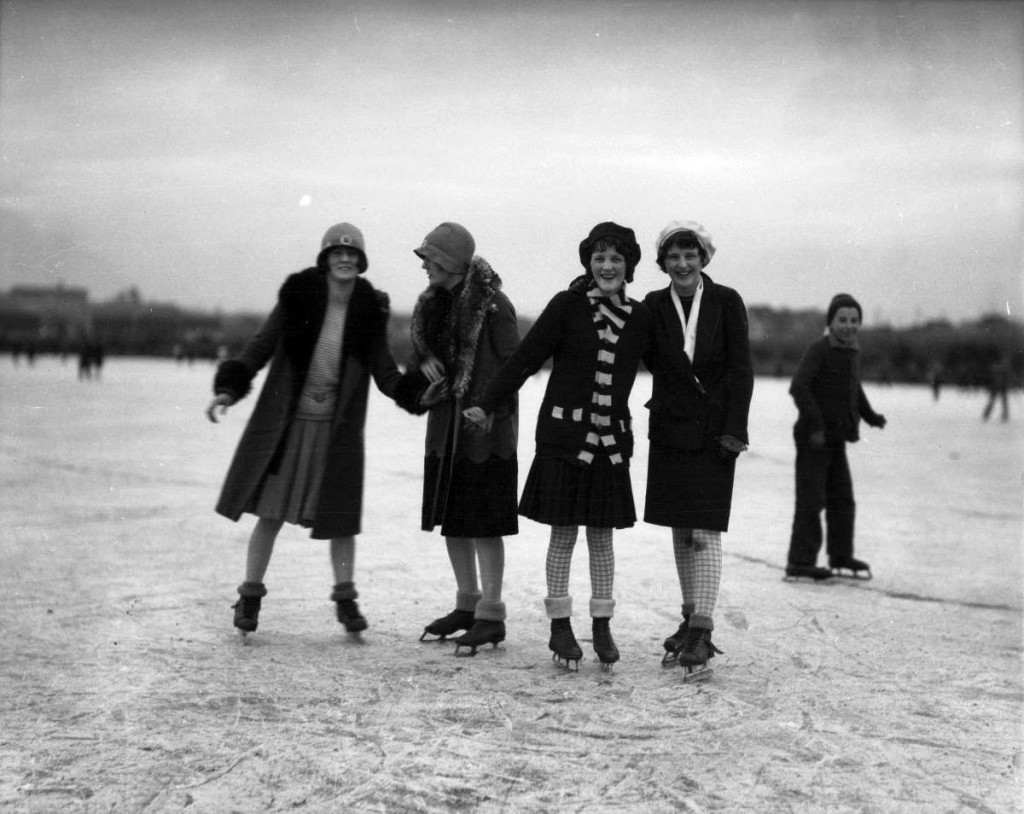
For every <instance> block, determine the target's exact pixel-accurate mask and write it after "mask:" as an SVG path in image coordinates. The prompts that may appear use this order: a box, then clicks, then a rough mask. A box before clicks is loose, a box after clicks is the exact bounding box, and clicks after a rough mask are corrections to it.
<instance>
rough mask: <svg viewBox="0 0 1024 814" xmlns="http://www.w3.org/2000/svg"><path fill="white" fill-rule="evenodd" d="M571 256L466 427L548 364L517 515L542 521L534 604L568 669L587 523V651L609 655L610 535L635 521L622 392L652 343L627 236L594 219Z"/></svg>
mask: <svg viewBox="0 0 1024 814" xmlns="http://www.w3.org/2000/svg"><path fill="white" fill-rule="evenodd" d="M579 258H580V262H581V263H582V265H583V268H584V269H585V270H586V273H585V274H583V275H581V276H578V277H576V279H574V280H573V281H572V283H570V285H569V287H568V289H567V290H565V291H562V292H560V293H558V294H556V295H555V296H554V298H553V299H552V300H551V301H550V302H549V303H548V304H547V306H546V307H545V308H544V311H543V312H542V313H541V315H540V317H539V318H538V319H537V321H536V323H534V325H533V327H532V328H531V329H530V331H529V333H527V335H526V337H525V338H524V339H523V341H522V344H520V345H519V347H518V349H517V350H516V352H515V353H514V354H513V355H512V357H511V358H510V359H509V360H508V361H507V362H506V363H505V364H504V365H502V367H501V369H500V370H498V372H497V373H496V374H495V376H494V378H493V380H492V381H491V383H490V385H489V386H488V388H487V390H486V392H485V393H484V395H483V397H482V398H480V399H479V400H478V401H477V402H476V404H475V405H474V406H473V407H471V408H470V409H468V410H467V411H466V416H467V418H469V419H470V420H472V421H473V422H474V423H477V424H478V425H479V426H483V427H486V426H488V425H489V422H490V421H492V420H494V418H495V416H496V415H497V414H498V412H499V410H500V408H501V405H503V404H505V403H506V402H507V400H508V398H509V397H510V396H511V395H512V394H513V393H515V392H516V391H518V390H519V388H520V387H521V386H522V385H523V382H525V381H526V379H527V378H529V377H530V376H532V375H533V374H534V373H536V372H537V371H538V370H540V369H541V366H542V365H543V364H544V363H545V362H546V361H547V360H548V359H551V360H552V369H551V373H550V375H549V377H548V384H547V390H546V391H545V393H544V400H543V402H542V403H541V408H540V414H539V415H538V417H537V430H536V442H537V450H536V455H535V456H534V459H533V464H532V466H531V467H530V473H529V475H528V476H527V479H526V485H525V487H524V488H523V494H522V498H521V499H520V502H519V513H520V514H521V515H523V516H524V517H528V518H530V519H531V520H535V521H536V522H538V523H544V524H545V525H549V526H551V538H550V541H549V544H548V553H547V563H546V576H547V591H548V596H547V598H545V600H544V604H545V608H546V610H547V614H548V617H549V618H550V619H551V638H550V640H549V642H548V646H549V648H550V649H551V651H552V653H553V656H552V657H553V658H554V659H555V660H556V661H559V662H561V663H564V664H565V665H567V666H568V665H570V664H571V663H575V665H576V668H577V669H578V668H579V661H580V659H581V658H582V657H583V651H582V650H581V649H580V646H579V643H578V642H577V640H576V637H575V635H574V634H573V630H572V624H571V616H572V597H571V596H570V595H569V568H570V565H571V563H572V554H573V549H574V548H575V546H576V539H577V535H578V533H579V527H580V526H586V535H587V546H588V549H589V553H590V582H591V599H590V615H591V617H592V618H593V623H592V624H593V628H592V629H593V636H594V650H595V652H596V653H597V657H598V659H599V660H600V662H601V664H602V665H603V666H605V667H607V666H608V665H611V664H613V663H615V662H617V661H618V660H619V651H618V648H617V647H616V646H615V642H614V640H613V639H612V635H611V629H610V619H611V617H612V614H613V612H614V609H615V599H614V596H613V587H614V578H615V554H614V551H613V549H612V532H613V529H622V528H628V527H630V526H632V525H634V524H635V523H636V510H635V507H634V503H633V490H632V485H631V483H630V476H629V461H630V458H631V457H632V454H633V428H632V419H631V417H630V413H629V394H630V392H631V391H632V389H633V382H634V380H635V379H636V372H637V367H638V365H639V363H640V357H641V356H642V355H643V353H644V351H645V350H646V349H647V345H648V342H649V341H650V314H649V313H648V311H647V308H646V306H644V305H643V303H640V302H637V301H636V300H632V299H630V298H629V297H628V296H626V288H625V287H626V284H627V283H629V282H631V281H632V280H633V271H634V269H635V268H636V264H637V262H638V261H639V260H640V247H639V246H638V245H637V242H636V238H635V237H634V234H633V230H632V229H628V228H626V227H624V226H619V225H618V224H616V223H611V222H606V223H600V224H598V225H597V226H595V227H594V228H593V229H592V230H591V231H590V234H589V235H587V237H585V238H584V239H583V240H582V241H581V242H580V246H579Z"/></svg>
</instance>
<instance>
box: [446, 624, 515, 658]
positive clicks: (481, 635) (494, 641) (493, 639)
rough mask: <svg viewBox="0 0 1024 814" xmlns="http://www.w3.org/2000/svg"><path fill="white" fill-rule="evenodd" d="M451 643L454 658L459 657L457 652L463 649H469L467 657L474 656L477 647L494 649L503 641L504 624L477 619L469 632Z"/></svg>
mask: <svg viewBox="0 0 1024 814" xmlns="http://www.w3.org/2000/svg"><path fill="white" fill-rule="evenodd" d="M453 641H454V642H455V655H456V656H458V655H461V654H460V653H459V650H460V649H461V648H463V647H468V648H470V650H469V655H471V656H475V655H476V649H477V648H478V647H483V646H484V645H485V644H489V645H491V647H492V649H495V648H497V646H498V643H499V642H503V641H505V623H504V622H501V621H497V620H493V619H477V620H476V621H474V622H473V626H472V627H471V628H470V629H469V630H467V631H466V632H465V633H463V634H462V635H461V636H459V637H458V638H456V639H453Z"/></svg>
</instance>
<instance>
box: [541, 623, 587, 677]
mask: <svg viewBox="0 0 1024 814" xmlns="http://www.w3.org/2000/svg"><path fill="white" fill-rule="evenodd" d="M548 648H549V649H550V650H551V660H552V661H553V662H555V664H558V665H561V666H562V667H565V668H567V669H570V670H575V671H576V672H577V673H578V672H579V670H580V659H581V658H583V651H582V650H581V649H580V644H579V642H577V641H576V636H575V635H573V632H572V623H571V622H570V621H569V617H565V618H563V619H552V620H551V639H550V640H549V641H548ZM572 662H575V664H576V666H575V667H573V666H572Z"/></svg>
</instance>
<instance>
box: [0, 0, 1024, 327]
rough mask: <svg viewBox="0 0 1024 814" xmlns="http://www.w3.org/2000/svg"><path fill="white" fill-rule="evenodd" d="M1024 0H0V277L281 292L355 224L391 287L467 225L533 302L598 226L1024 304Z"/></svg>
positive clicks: (865, 298) (766, 276)
mask: <svg viewBox="0 0 1024 814" xmlns="http://www.w3.org/2000/svg"><path fill="white" fill-rule="evenodd" d="M1022 66H1024V5H1022V4H1021V3H1020V2H950V3H943V2H907V3H900V2H880V3H874V2H843V1H842V0H832V2H823V3H817V2H806V3H805V2H795V3H794V2H712V3H689V2H679V1H678V0H677V1H676V2H650V1H647V0H638V1H637V2H616V3H612V2H600V1H597V2H595V0H586V1H585V2H584V1H583V0H579V2H554V1H553V0H552V1H550V2H548V1H545V2H536V3H533V2H522V1H519V2H487V0H478V1H477V2H444V1H443V0H442V1H439V2H429V1H428V0H420V1H419V2H387V1H386V0H369V1H368V2H332V1H331V0H319V1H316V2H315V1H314V0H291V1H290V2H287V3H284V2H277V0H272V1H269V0H268V2H260V1H259V0H246V1H245V2H243V0H206V2H200V1H199V0H178V1H177V2H163V0H161V1H160V2H150V0H66V2H56V1H55V2H47V1H46V0H0V148H2V160H0V229H2V232H0V290H2V289H6V288H8V287H10V286H11V285H14V284H19V283H33V284H35V283H44V282H54V283H56V282H63V283H65V284H67V285H83V286H87V287H88V288H89V290H90V294H91V297H92V299H94V300H102V299H106V298H108V297H110V296H112V295H114V294H115V293H116V292H117V291H118V290H120V289H123V288H125V287H127V286H130V285H135V286H138V288H139V289H140V290H141V292H142V295H143V297H144V298H146V299H148V300H161V301H173V302H177V303H180V304H182V305H187V306H196V307H201V308H209V309H213V308H220V309H224V310H240V309H244V310H258V311H264V310H267V309H268V308H269V307H270V306H271V305H272V304H273V302H274V298H275V296H276V292H277V289H278V287H279V285H280V283H281V281H282V280H283V279H284V277H285V276H286V275H287V274H288V273H291V272H293V271H297V270H299V269H301V268H304V267H306V266H308V265H310V264H311V263H312V262H313V260H314V258H315V256H316V254H317V251H318V250H319V247H320V240H321V237H322V235H323V233H324V231H325V230H326V229H327V227H328V226H330V225H331V224H332V223H336V222H338V221H344V220H347V221H350V222H352V223H355V224H356V225H357V226H359V227H360V228H361V229H362V230H363V233H364V235H365V237H366V241H367V246H368V253H369V259H370V269H369V271H368V276H369V278H370V280H371V281H372V282H373V283H374V285H376V286H377V287H378V288H382V289H384V290H385V291H387V292H388V293H389V294H390V295H391V298H392V302H393V305H394V308H395V309H396V310H409V309H411V307H412V305H413V303H414V302H415V298H416V296H417V295H418V293H419V292H420V291H422V289H423V287H424V286H425V277H424V273H423V271H422V270H421V269H420V264H419V261H418V259H417V258H416V257H415V256H414V255H413V254H412V249H413V248H414V247H415V246H417V245H418V244H419V242H420V241H421V240H422V238H423V236H424V235H425V234H426V232H428V231H429V230H430V229H432V228H433V227H434V226H435V225H437V224H438V223H440V222H441V221H445V220H454V221H458V222H460V223H462V224H464V225H465V226H466V227H467V228H469V229H470V231H471V232H472V233H473V234H474V236H475V237H476V241H477V252H478V253H479V254H481V255H482V256H484V257H485V258H487V259H488V260H489V261H490V263H491V265H492V266H494V268H495V269H496V270H497V271H498V273H499V274H500V275H501V276H502V278H503V279H504V281H505V291H506V293H508V295H509V296H510V297H511V299H512V301H513V302H514V303H515V305H516V306H517V308H518V310H519V311H520V312H521V313H523V314H526V315H536V314H537V313H539V312H540V310H541V309H542V308H543V306H544V304H545V303H546V302H547V301H548V300H549V299H550V298H551V297H552V296H553V295H554V294H555V292H556V291H558V290H559V289H561V288H563V287H564V286H565V285H566V284H567V283H568V282H569V281H570V280H571V279H572V277H573V276H575V275H576V274H577V273H579V272H580V271H581V267H580V266H579V260H578V256H577V246H578V244H579V241H580V239H581V238H582V237H584V236H585V234H586V233H587V232H588V231H589V229H590V227H591V226H593V225H594V224H595V223H597V222H599V221H603V220H615V221H617V222H619V223H622V224H624V225H627V226H630V227H632V228H634V229H635V230H636V232H637V236H638V238H639V240H640V243H641V246H642V248H643V252H644V257H643V259H642V260H641V263H640V266H639V268H638V270H637V275H636V281H635V283H634V285H633V286H632V287H631V293H632V294H633V295H634V296H640V295H642V294H643V293H645V292H646V291H649V290H651V289H654V288H659V287H662V286H663V285H665V284H666V278H665V277H664V275H663V274H662V273H661V272H660V271H659V270H658V268H657V266H656V265H655V263H654V255H655V252H654V240H655V238H656V236H657V234H658V232H659V230H660V229H661V228H662V227H663V226H664V225H665V224H666V223H667V222H668V221H670V220H675V219H693V220H699V221H701V222H703V223H704V224H705V225H706V226H707V228H708V229H709V230H710V231H711V233H712V234H713V236H714V239H715V243H716V245H717V247H718V254H717V255H716V256H715V259H714V261H713V262H712V263H711V265H710V266H709V267H708V273H709V274H710V275H711V276H712V278H713V279H715V280H716V281H718V282H721V283H724V284H726V285H730V286H732V287H734V288H736V289H737V290H738V291H739V292H740V293H741V295H742V296H743V298H744V299H745V301H746V302H747V304H748V305H772V306H776V307H789V308H824V307H825V305H826V304H827V302H828V300H829V298H830V297H831V296H832V295H833V294H834V293H836V292H837V291H840V290H847V291H850V292H851V293H853V294H855V295H856V296H857V297H858V298H859V299H860V300H861V302H862V303H863V304H864V307H865V318H866V319H867V320H868V321H875V322H890V323H892V324H897V325H901V324H908V323H911V322H916V321H920V320H924V319H930V318H936V317H946V318H949V319H953V320H960V319H970V318H974V317H977V316H979V315H981V314H984V313H990V312H998V313H1003V314H1005V313H1010V314H1011V315H1013V316H1015V317H1020V315H1021V308H1022V246H1024V239H1022V236H1024V219H1022V212H1024V197H1022V179H1024V172H1022V169H1024V140H1022V133H1024V130H1022V114H1024V81H1022V78H1024V68H1022Z"/></svg>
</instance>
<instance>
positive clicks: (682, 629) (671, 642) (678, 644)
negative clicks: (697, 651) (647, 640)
mask: <svg viewBox="0 0 1024 814" xmlns="http://www.w3.org/2000/svg"><path fill="white" fill-rule="evenodd" d="M689 629H690V617H689V616H684V617H683V623H682V624H681V625H680V626H679V629H678V630H677V631H676V632H675V633H673V634H672V635H671V636H669V637H668V638H667V639H665V642H664V644H663V645H662V646H663V647H664V648H665V655H664V656H662V657H661V663H662V665H664V666H665V667H673V666H675V665H676V664H677V663H678V661H679V654H680V653H682V652H683V646H684V645H685V644H686V632H687V631H688V630H689Z"/></svg>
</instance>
